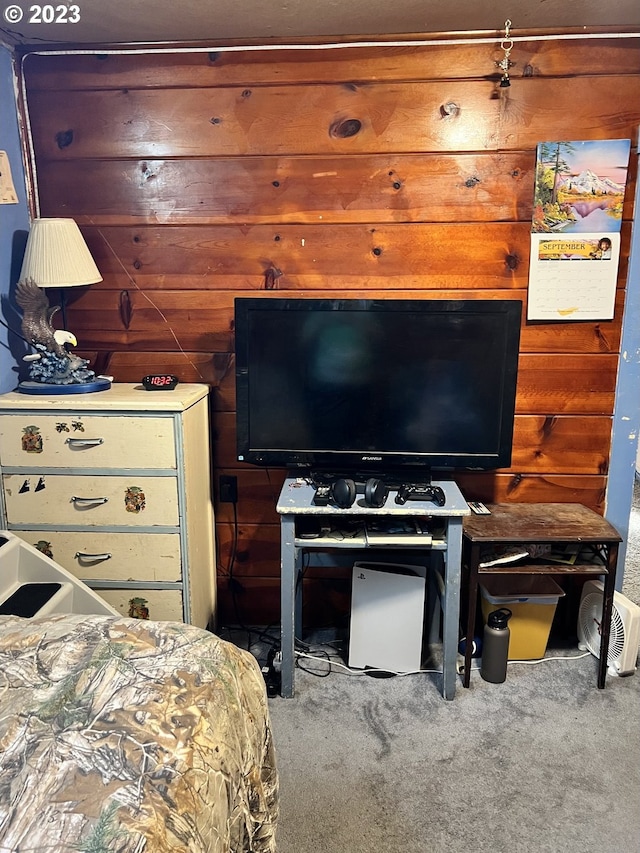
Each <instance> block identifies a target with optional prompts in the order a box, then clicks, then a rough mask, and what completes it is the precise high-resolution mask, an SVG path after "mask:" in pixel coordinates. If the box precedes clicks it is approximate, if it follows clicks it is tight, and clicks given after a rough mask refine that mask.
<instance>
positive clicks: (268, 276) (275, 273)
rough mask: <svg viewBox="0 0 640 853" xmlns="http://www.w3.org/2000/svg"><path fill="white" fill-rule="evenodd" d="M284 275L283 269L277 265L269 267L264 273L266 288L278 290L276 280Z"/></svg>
mask: <svg viewBox="0 0 640 853" xmlns="http://www.w3.org/2000/svg"><path fill="white" fill-rule="evenodd" d="M281 275H282V270H279V269H278V268H277V267H269V269H268V270H266V272H265V274H264V289H265V290H276V282H277V280H278V279H279V278H280V276H281Z"/></svg>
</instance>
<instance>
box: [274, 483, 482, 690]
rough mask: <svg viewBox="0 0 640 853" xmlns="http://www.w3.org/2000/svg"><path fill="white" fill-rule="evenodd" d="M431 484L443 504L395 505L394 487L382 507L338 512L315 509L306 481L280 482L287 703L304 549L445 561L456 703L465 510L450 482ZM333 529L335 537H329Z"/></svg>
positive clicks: (448, 655)
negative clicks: (401, 553)
mask: <svg viewBox="0 0 640 853" xmlns="http://www.w3.org/2000/svg"><path fill="white" fill-rule="evenodd" d="M384 479H385V480H386V481H387V482H388V480H387V478H384ZM431 485H432V486H437V487H439V488H440V489H442V492H443V493H444V496H445V502H444V505H442V506H439V505H438V504H437V503H432V502H431V501H430V500H428V501H427V500H411V501H408V502H407V503H406V504H397V503H396V501H395V497H396V494H397V488H396V489H393V488H392V489H391V490H390V492H389V497H388V499H387V501H386V502H385V505H384V506H382V507H371V506H366V505H365V503H364V500H362V499H359V500H356V501H355V502H354V504H353V505H352V506H350V507H348V508H344V509H339V508H337V507H336V506H333V505H331V504H327V505H325V506H322V505H320V506H318V505H316V504H314V496H315V487H314V485H313V483H312V482H311V481H310V479H309V478H308V477H302V476H301V477H296V476H290V477H287V479H286V480H285V481H284V485H283V487H282V491H281V492H280V497H279V499H278V503H277V505H276V510H277V512H278V513H279V515H280V533H281V545H280V548H281V552H280V553H281V567H280V568H281V629H280V640H281V651H282V666H281V689H280V692H281V695H282V696H283V697H284V698H291V697H292V696H293V695H294V672H295V637H300V636H301V633H302V584H301V583H299V578H300V573H301V570H302V556H303V554H304V552H305V551H307V550H317V551H330V550H333V549H335V548H352V549H370V548H376V549H377V548H380V549H385V548H386V549H389V548H400V549H405V548H411V549H422V550H425V549H426V550H429V551H440V552H441V554H442V557H443V561H444V578H443V581H444V592H443V595H442V610H443V618H442V661H443V663H442V695H443V696H444V698H445V699H453V698H454V696H455V690H456V680H457V677H458V672H457V666H456V664H457V654H458V640H459V611H460V574H461V562H462V522H463V519H464V517H465V516H468V515H469V514H470V510H469V507H468V506H467V503H466V501H465V499H464V497H463V496H462V493H461V492H460V489H459V488H458V487H457V485H456V484H455V483H454V482H452V481H450V480H448V481H437V482H433V483H432V484H431ZM309 522H316V523H315V524H314V523H311V524H310V523H309ZM393 522H397V524H398V525H399V527H400V530H399V531H398V530H394V525H393ZM414 522H415V524H414ZM337 525H339V526H340V529H341V534H342V535H340V536H336V535H335V533H334V532H335V530H336V529H337ZM385 526H386V529H385ZM345 532H346V533H347V535H345Z"/></svg>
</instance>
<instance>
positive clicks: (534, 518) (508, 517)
mask: <svg viewBox="0 0 640 853" xmlns="http://www.w3.org/2000/svg"><path fill="white" fill-rule="evenodd" d="M487 506H488V508H489V509H490V510H491V515H469V516H466V517H465V518H464V521H463V535H464V536H465V538H466V539H468V540H469V541H471V542H565V541H569V540H570V541H574V542H620V541H622V537H621V536H620V534H619V533H618V531H617V530H616V529H615V527H613V525H611V524H610V523H609V522H608V521H607V520H606V519H605V518H603V517H602V516H601V515H598V513H597V512H594V511H593V510H592V509H589V508H588V507H586V506H583V505H582V504H569V503H538V504H526V503H513V504H487Z"/></svg>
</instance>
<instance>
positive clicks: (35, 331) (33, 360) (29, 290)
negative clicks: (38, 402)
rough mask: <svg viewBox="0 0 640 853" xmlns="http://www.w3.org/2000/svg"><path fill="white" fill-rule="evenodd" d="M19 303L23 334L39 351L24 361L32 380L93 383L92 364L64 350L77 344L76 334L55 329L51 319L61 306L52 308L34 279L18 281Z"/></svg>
mask: <svg viewBox="0 0 640 853" xmlns="http://www.w3.org/2000/svg"><path fill="white" fill-rule="evenodd" d="M16 302H17V303H18V305H19V306H20V307H21V308H22V334H23V335H24V338H25V340H26V341H27V342H28V343H29V344H31V346H32V347H33V348H34V349H35V350H36V352H35V353H33V354H31V355H25V356H24V359H23V360H24V361H25V362H27V363H28V365H29V375H30V378H31V379H32V380H33V381H35V382H44V383H48V384H53V385H73V384H77V383H82V382H89V381H92V380H93V379H94V378H95V373H94V372H93V370H90V369H89V368H88V367H87V365H88V364H89V362H88V361H87V360H86V359H84V358H79V357H78V356H77V355H73V353H70V352H68V351H67V349H66V348H65V344H71V345H72V346H77V345H78V342H77V340H76V337H75V335H73V334H72V333H71V332H68V331H66V329H55V328H54V327H53V324H52V322H51V320H52V318H53V317H54V315H55V314H56V312H57V311H59V310H60V307H59V306H58V305H55V306H54V307H53V308H52V307H51V306H50V305H49V300H48V299H47V296H46V294H45V293H44V291H42V290H41V289H40V288H39V287H38V285H37V284H36V283H35V281H34V280H33V279H31V278H27V279H25V280H24V281H20V282H18V286H17V287H16Z"/></svg>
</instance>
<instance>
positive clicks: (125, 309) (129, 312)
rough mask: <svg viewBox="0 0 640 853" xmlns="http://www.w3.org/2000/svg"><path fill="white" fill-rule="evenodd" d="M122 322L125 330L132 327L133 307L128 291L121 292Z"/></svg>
mask: <svg viewBox="0 0 640 853" xmlns="http://www.w3.org/2000/svg"><path fill="white" fill-rule="evenodd" d="M119 309H120V320H121V321H122V325H123V326H124V327H125V329H128V328H129V326H130V325H131V317H132V316H133V306H132V305H131V297H130V296H129V291H128V290H121V291H120V304H119Z"/></svg>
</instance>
